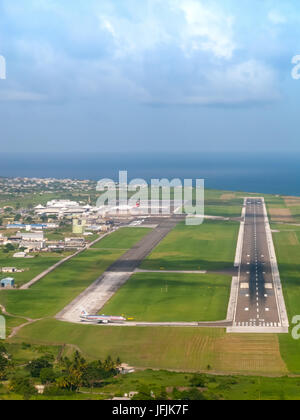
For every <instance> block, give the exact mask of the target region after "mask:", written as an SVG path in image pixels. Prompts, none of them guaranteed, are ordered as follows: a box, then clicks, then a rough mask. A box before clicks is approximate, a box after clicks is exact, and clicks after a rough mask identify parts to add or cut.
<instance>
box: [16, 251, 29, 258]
mask: <svg viewBox="0 0 300 420" xmlns="http://www.w3.org/2000/svg"><path fill="white" fill-rule="evenodd" d="M26 256H27V254H26V252H16V253H15V254H14V255H13V257H14V258H26Z"/></svg>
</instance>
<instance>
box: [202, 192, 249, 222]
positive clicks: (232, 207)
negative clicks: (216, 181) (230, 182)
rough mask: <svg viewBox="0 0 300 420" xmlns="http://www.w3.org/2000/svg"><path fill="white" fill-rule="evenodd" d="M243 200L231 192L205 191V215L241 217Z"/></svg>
mask: <svg viewBox="0 0 300 420" xmlns="http://www.w3.org/2000/svg"><path fill="white" fill-rule="evenodd" d="M242 205H243V199H242V198H241V197H239V196H238V194H236V193H234V192H231V191H218V190H205V203H204V206H205V214H206V215H211V216H225V217H240V215H241V212H242Z"/></svg>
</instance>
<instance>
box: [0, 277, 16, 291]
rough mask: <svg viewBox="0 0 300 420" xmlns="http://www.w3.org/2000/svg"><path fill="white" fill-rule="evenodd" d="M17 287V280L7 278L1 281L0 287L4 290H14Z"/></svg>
mask: <svg viewBox="0 0 300 420" xmlns="http://www.w3.org/2000/svg"><path fill="white" fill-rule="evenodd" d="M14 286H15V279H13V278H12V277H7V278H6V279H2V280H0V287H1V288H2V289H12V288H13V287H14Z"/></svg>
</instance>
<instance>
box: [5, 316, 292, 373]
mask: <svg viewBox="0 0 300 420" xmlns="http://www.w3.org/2000/svg"><path fill="white" fill-rule="evenodd" d="M13 342H14V343H22V342H30V343H35V344H44V345H50V344H53V345H63V344H66V343H67V344H72V345H74V346H77V347H79V348H80V349H81V351H82V352H83V355H84V357H86V358H87V359H88V360H95V359H101V360H102V359H104V358H106V357H107V356H108V355H111V356H112V357H114V358H116V357H118V356H119V357H120V358H121V360H122V361H123V362H125V363H129V364H130V365H131V366H136V367H143V368H155V369H170V370H182V371H206V370H207V366H208V365H210V367H211V371H212V372H219V373H222V372H223V373H226V372H229V373H232V372H235V373H236V374H238V373H243V374H260V375H263V374H275V375H276V374H278V375H282V374H285V373H286V369H285V366H284V365H283V363H282V360H281V358H280V353H279V346H278V338H277V336H276V335H272V334H252V335H251V334H239V335H236V334H232V335H231V334H226V332H225V330H223V329H219V328H211V329H210V328H175V327H173V328H161V327H126V328H124V327H116V326H101V325H86V324H84V325H73V324H69V323H64V322H60V321H56V320H53V319H48V320H43V321H39V322H36V323H34V324H31V325H29V326H27V327H24V328H23V329H22V330H21V331H20V332H19V334H18V336H17V337H15V338H14V339H13Z"/></svg>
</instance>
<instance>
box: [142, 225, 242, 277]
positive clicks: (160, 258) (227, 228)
mask: <svg viewBox="0 0 300 420" xmlns="http://www.w3.org/2000/svg"><path fill="white" fill-rule="evenodd" d="M238 230H239V223H237V222H219V221H205V222H204V223H203V224H202V225H200V226H186V225H185V223H181V224H179V225H177V227H176V228H175V229H173V230H172V231H171V232H170V233H169V234H168V235H167V237H166V238H165V239H164V240H163V241H162V242H161V243H160V244H159V245H158V246H157V247H156V248H155V249H154V251H153V252H152V253H151V254H150V256H149V257H148V258H147V259H146V260H144V261H143V263H142V264H141V268H143V269H147V270H153V269H155V270H210V271H222V270H227V269H228V268H232V267H233V262H234V255H235V250H236V242H237V236H238Z"/></svg>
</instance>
